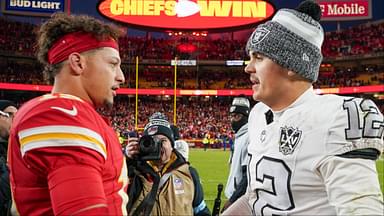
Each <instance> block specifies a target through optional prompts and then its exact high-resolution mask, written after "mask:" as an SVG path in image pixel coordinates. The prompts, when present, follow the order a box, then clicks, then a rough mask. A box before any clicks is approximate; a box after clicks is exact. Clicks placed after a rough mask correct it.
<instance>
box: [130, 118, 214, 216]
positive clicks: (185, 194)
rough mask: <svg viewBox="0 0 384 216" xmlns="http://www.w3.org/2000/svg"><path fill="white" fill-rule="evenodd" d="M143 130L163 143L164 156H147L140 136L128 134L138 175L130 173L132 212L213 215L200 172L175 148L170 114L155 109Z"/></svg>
mask: <svg viewBox="0 0 384 216" xmlns="http://www.w3.org/2000/svg"><path fill="white" fill-rule="evenodd" d="M143 134H144V136H150V137H151V138H152V139H153V140H154V142H156V143H161V144H160V145H161V150H160V159H153V160H152V159H148V160H144V159H143V152H142V151H140V145H139V139H138V138H137V137H129V138H128V145H127V147H126V155H127V157H128V165H129V167H134V171H133V172H134V175H132V174H131V173H130V174H129V175H130V177H131V181H130V182H131V184H130V185H129V190H128V194H129V198H130V200H129V203H128V211H129V214H130V215H199V216H203V215H204V216H208V215H210V212H209V209H208V208H207V205H206V204H205V201H204V192H203V190H202V187H201V185H200V179H199V176H198V175H197V172H194V171H193V170H191V167H190V166H189V164H188V162H187V161H186V160H185V158H184V157H183V156H182V155H181V154H180V153H179V152H178V151H177V150H174V145H175V140H174V137H173V131H172V129H171V126H170V124H169V122H168V120H167V118H166V116H165V115H164V114H163V113H159V112H156V113H154V114H153V115H152V116H151V117H150V119H149V123H148V124H147V125H146V126H145V128H144V133H143Z"/></svg>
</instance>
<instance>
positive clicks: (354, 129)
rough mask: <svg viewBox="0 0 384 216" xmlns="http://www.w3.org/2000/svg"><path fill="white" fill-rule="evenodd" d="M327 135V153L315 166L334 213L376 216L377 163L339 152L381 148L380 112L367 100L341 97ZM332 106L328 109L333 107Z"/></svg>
mask: <svg viewBox="0 0 384 216" xmlns="http://www.w3.org/2000/svg"><path fill="white" fill-rule="evenodd" d="M340 99H341V101H340V100H338V102H337V103H334V105H335V104H336V105H335V106H331V107H332V108H333V109H334V110H329V113H330V114H332V115H334V120H333V121H331V123H330V127H329V128H330V129H329V130H328V137H327V138H326V155H325V156H324V158H323V160H322V161H321V163H320V164H319V166H318V169H317V170H318V172H319V174H320V176H321V177H322V178H323V179H324V183H325V188H326V191H327V194H328V200H329V202H330V204H331V205H332V206H335V208H336V211H337V215H378V214H382V213H383V197H382V193H381V190H380V184H379V182H378V174H377V171H376V163H375V161H374V160H369V159H364V158H363V157H358V155H356V157H351V158H346V157H343V156H342V155H345V154H348V153H349V152H356V151H359V150H364V149H376V150H377V151H382V149H383V129H384V125H383V115H382V114H381V113H380V111H379V109H378V108H377V106H376V105H375V104H374V103H373V102H372V101H371V100H367V99H361V98H340ZM332 108H331V109H332Z"/></svg>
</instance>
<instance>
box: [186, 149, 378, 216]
mask: <svg viewBox="0 0 384 216" xmlns="http://www.w3.org/2000/svg"><path fill="white" fill-rule="evenodd" d="M228 159H229V151H223V150H213V149H208V150H207V151H206V152H205V151H204V150H203V149H192V148H191V149H190V153H189V160H190V162H191V164H192V165H193V166H194V167H195V168H196V169H197V170H198V172H199V175H200V179H201V182H202V185H203V188H204V198H205V201H206V203H207V205H208V208H209V209H211V210H212V208H213V204H214V200H215V198H216V196H217V185H218V184H219V183H222V184H223V185H224V188H225V184H226V182H227V177H228V172H229V166H228ZM377 171H378V174H379V180H380V185H381V191H383V193H384V155H382V156H381V158H380V159H379V160H378V161H377ZM225 201H226V198H225V196H224V191H223V193H222V194H221V206H223V204H224V202H225Z"/></svg>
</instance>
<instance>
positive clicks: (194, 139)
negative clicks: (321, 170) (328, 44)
mask: <svg viewBox="0 0 384 216" xmlns="http://www.w3.org/2000/svg"><path fill="white" fill-rule="evenodd" d="M33 96H36V95H33ZM358 96H359V97H361V96H362V97H365V96H364V95H358ZM31 97H32V95H31ZM7 99H11V100H13V101H17V102H18V105H19V106H20V105H22V103H23V101H26V100H28V98H23V99H20V98H7ZM19 99H20V100H21V101H20V100H19ZM370 99H373V100H375V99H374V98H370ZM231 100H232V98H230V97H209V98H206V97H181V98H178V100H177V102H176V124H177V126H178V127H179V129H180V135H181V137H182V139H185V140H187V141H189V142H191V143H195V144H197V145H199V143H200V144H201V141H202V139H204V137H206V136H208V137H209V138H210V140H212V141H213V146H215V145H216V146H218V147H220V146H222V144H223V140H226V142H227V145H228V140H229V139H231V138H233V136H234V134H233V131H232V130H231V124H230V120H229V107H230V104H231ZM251 101H252V100H251ZM375 102H376V104H377V105H378V107H379V109H380V111H381V112H382V113H384V101H383V100H381V101H380V100H375ZM252 103H254V102H253V101H252ZM135 104H136V103H135V98H134V97H128V96H126V95H125V96H118V97H117V98H115V103H114V106H113V108H112V109H110V110H105V109H100V110H99V112H100V113H102V114H103V115H105V116H108V117H109V118H110V119H111V121H112V126H113V128H114V129H115V130H116V131H118V132H119V134H120V136H122V137H123V138H127V136H128V134H129V132H130V131H137V132H139V134H140V133H141V132H142V129H143V127H144V126H145V125H146V124H147V123H148V118H149V116H151V115H152V114H153V113H154V112H163V113H165V114H166V115H167V117H168V119H169V121H170V122H171V123H174V113H173V106H174V104H173V100H172V99H171V98H160V97H154V96H151V97H149V96H140V97H139V101H138V107H137V108H138V109H137V110H138V112H137V128H135V126H136V122H135V119H136V114H135Z"/></svg>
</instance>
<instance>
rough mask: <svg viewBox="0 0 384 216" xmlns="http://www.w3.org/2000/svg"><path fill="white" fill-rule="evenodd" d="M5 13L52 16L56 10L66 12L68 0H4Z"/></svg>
mask: <svg viewBox="0 0 384 216" xmlns="http://www.w3.org/2000/svg"><path fill="white" fill-rule="evenodd" d="M1 6H2V11H3V13H5V14H15V15H29V16H50V15H51V14H52V13H55V12H65V11H66V6H67V0H45V1H43V0H3V1H2V5H1Z"/></svg>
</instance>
